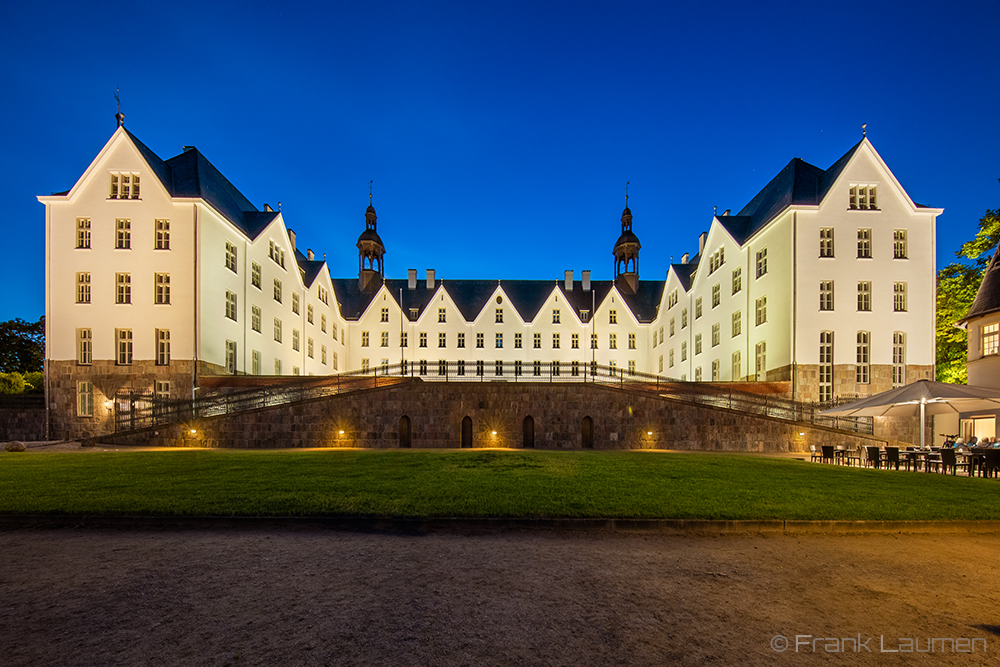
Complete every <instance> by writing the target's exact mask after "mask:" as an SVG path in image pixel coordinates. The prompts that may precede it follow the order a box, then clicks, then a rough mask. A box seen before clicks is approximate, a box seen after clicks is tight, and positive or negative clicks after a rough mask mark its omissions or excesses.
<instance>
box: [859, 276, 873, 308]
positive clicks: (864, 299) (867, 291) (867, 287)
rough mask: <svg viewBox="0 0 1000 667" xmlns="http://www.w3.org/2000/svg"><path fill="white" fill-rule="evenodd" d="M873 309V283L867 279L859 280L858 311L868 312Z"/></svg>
mask: <svg viewBox="0 0 1000 667" xmlns="http://www.w3.org/2000/svg"><path fill="white" fill-rule="evenodd" d="M871 309H872V284H871V283H870V282H869V281H867V280H862V281H859V282H858V311H860V312H868V311H870V310H871Z"/></svg>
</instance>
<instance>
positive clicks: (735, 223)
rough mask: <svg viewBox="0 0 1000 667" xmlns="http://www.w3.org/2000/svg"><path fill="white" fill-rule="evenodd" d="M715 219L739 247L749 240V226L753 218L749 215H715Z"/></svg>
mask: <svg viewBox="0 0 1000 667" xmlns="http://www.w3.org/2000/svg"><path fill="white" fill-rule="evenodd" d="M715 219H716V220H718V221H719V224H720V225H722V228H723V229H725V230H726V231H727V232H729V235H730V236H732V237H733V240H734V241H736V242H737V243H739V244H740V245H741V246H742V245H743V244H744V243H746V241H747V239H748V238H750V224H751V222H752V221H753V218H751V217H750V216H749V215H722V216H719V215H717V216H715Z"/></svg>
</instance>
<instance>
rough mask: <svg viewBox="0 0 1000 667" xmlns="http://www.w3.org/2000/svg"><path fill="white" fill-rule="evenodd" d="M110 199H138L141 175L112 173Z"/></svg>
mask: <svg viewBox="0 0 1000 667" xmlns="http://www.w3.org/2000/svg"><path fill="white" fill-rule="evenodd" d="M108 197H109V199H138V198H139V174H134V173H131V172H117V171H116V172H111V194H110V195H108Z"/></svg>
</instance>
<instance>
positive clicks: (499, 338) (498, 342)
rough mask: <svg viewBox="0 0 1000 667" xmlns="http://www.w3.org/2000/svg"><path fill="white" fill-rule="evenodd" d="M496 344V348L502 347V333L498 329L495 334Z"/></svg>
mask: <svg viewBox="0 0 1000 667" xmlns="http://www.w3.org/2000/svg"><path fill="white" fill-rule="evenodd" d="M496 346H497V348H501V347H503V334H502V333H500V332H499V331H498V332H497V334H496Z"/></svg>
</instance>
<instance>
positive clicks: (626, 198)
mask: <svg viewBox="0 0 1000 667" xmlns="http://www.w3.org/2000/svg"><path fill="white" fill-rule="evenodd" d="M631 182H632V181H625V208H628V184H629V183H631Z"/></svg>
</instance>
